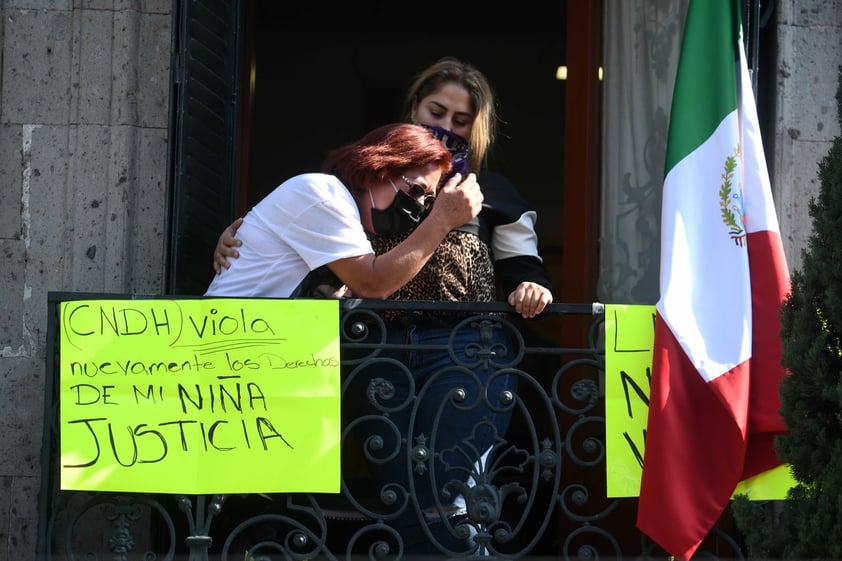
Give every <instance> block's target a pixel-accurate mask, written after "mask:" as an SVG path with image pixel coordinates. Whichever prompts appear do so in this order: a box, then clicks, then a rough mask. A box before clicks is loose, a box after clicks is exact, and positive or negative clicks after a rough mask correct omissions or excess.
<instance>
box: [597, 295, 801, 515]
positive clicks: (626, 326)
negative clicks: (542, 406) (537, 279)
mask: <svg viewBox="0 0 842 561" xmlns="http://www.w3.org/2000/svg"><path fill="white" fill-rule="evenodd" d="M654 322H655V306H646V305H626V304H607V305H606V306H605V440H606V442H605V446H606V456H607V474H606V479H607V489H606V492H607V496H608V497H637V496H639V495H640V477H641V473H642V469H643V456H644V450H645V439H646V421H647V418H648V415H649V390H650V380H651V376H652V350H653V346H654V340H655V323H654ZM794 484H795V481H794V480H793V479H792V475H791V474H790V472H789V469H788V466H786V465H782V466H779V467H777V468H775V469H772V470H769V471H767V472H764V473H761V474H759V475H757V476H755V477H752V478H750V479H746V480H745V481H742V482H740V484H739V485H738V486H737V489H736V490H735V491H734V494H735V495H737V494H745V495H748V497H749V498H750V499H753V500H777V499H784V498H786V493H787V490H788V489H789V488H790V487H792V486H793V485H794Z"/></svg>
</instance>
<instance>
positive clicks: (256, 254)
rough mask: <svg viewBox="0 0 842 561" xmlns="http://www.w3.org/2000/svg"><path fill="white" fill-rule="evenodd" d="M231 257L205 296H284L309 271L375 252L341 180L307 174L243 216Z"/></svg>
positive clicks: (294, 180)
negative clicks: (237, 244)
mask: <svg viewBox="0 0 842 561" xmlns="http://www.w3.org/2000/svg"><path fill="white" fill-rule="evenodd" d="M237 238H239V239H241V240H242V241H243V245H242V247H240V248H239V252H240V257H239V258H238V259H230V260H229V263H231V268H229V269H223V270H222V273H221V274H219V275H216V276H215V277H214V279H213V281H212V282H211V284H210V286H209V287H208V290H207V292H205V296H241V297H249V296H253V297H277V298H285V297H288V296H289V295H290V294H291V293H292V291H293V290H295V288H296V287H297V286H298V285H299V284H300V283H301V281H302V280H304V277H305V276H306V275H307V273H309V272H310V271H311V270H313V269H316V268H318V267H320V266H322V265H325V264H327V263H331V262H333V261H336V260H337V259H342V258H345V257H356V256H359V255H367V254H369V253H374V250H373V249H372V247H371V243H370V242H369V241H368V238H367V237H366V234H365V231H364V230H363V226H362V223H361V222H360V212H359V209H358V208H357V204H356V202H354V198H353V197H352V196H351V193H350V192H349V191H348V189H347V188H346V187H345V185H343V184H342V182H341V181H339V179H338V178H337V177H335V176H333V175H327V174H323V173H305V174H302V175H297V176H295V177H292V178H290V179H288V180H287V181H285V182H283V183H281V185H280V186H278V187H277V188H275V190H274V191H272V192H271V193H269V194H268V195H267V196H266V198H264V199H263V200H262V201H260V202H259V203H258V204H257V205H255V206H254V208H252V209H251V211H249V213H248V214H246V216H245V218H244V219H243V224H242V225H241V226H240V228H239V230H237Z"/></svg>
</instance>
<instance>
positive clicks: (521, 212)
mask: <svg viewBox="0 0 842 561" xmlns="http://www.w3.org/2000/svg"><path fill="white" fill-rule="evenodd" d="M479 184H480V188H481V189H482V193H483V197H484V202H483V209H482V212H480V215H479V218H480V237H482V238H483V239H484V240H486V243H488V244H489V246H490V247H491V250H492V255H493V257H494V274H495V276H496V277H497V281H498V282H499V284H500V286H501V288H502V289H503V291H504V292H505V294H506V296H508V295H509V294H510V293H511V292H512V291H513V290H514V289H515V288H516V287H517V285H519V284H520V283H521V282H524V281H531V282H535V283H537V284H540V285H541V286H544V287H546V288H548V289H549V290H550V291H551V292H552V284H551V282H550V277H549V274H548V273H547V270H546V267H545V266H544V263H543V260H542V259H541V257H540V255H539V254H538V235H537V234H536V233H535V229H534V219H535V218H534V217H535V216H536V214H537V213H536V211H535V208H534V207H533V206H532V205H531V204H530V203H529V202H528V201H527V200H526V199H525V198H524V197H523V196H522V195H521V194H520V192H519V191H518V190H517V188H516V187H515V186H514V184H513V183H512V182H511V181H509V180H508V179H507V178H506V177H504V176H503V175H501V174H499V173H496V172H492V171H484V172H482V173H481V174H480V177H479Z"/></svg>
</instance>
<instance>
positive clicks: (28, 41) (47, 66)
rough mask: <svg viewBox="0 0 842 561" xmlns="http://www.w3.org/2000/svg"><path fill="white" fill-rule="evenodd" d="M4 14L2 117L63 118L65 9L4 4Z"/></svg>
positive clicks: (68, 27) (67, 75)
mask: <svg viewBox="0 0 842 561" xmlns="http://www.w3.org/2000/svg"><path fill="white" fill-rule="evenodd" d="M3 16H4V18H5V21H4V23H3V85H2V87H3V90H2V100H3V113H2V114H3V121H4V122H7V123H50V124H55V123H65V122H67V120H68V116H69V106H70V103H69V100H70V88H71V72H70V62H71V49H70V46H71V35H72V27H73V25H72V19H71V16H70V12H66V11H37V10H11V9H8V8H6V10H5V11H4V13H3Z"/></svg>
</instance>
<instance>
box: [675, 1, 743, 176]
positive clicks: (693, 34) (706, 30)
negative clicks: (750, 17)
mask: <svg viewBox="0 0 842 561" xmlns="http://www.w3.org/2000/svg"><path fill="white" fill-rule="evenodd" d="M735 12H736V13H735ZM739 19H740V7H739V0H702V1H698V0H695V1H691V2H690V7H689V8H688V13H687V19H686V21H687V22H689V25H686V26H685V29H684V42H683V44H682V48H681V58H680V59H679V62H678V73H677V74H676V78H675V89H674V90H673V98H672V109H671V111H670V125H669V137H668V138H669V140H668V143H667V157H666V163H665V171H666V174H668V173H669V171H670V170H671V169H672V168H673V167H674V166H675V165H676V164H677V163H678V162H679V161H681V160H682V159H683V158H684V157H685V156H687V155H688V154H690V152H692V151H693V150H695V149H696V148H697V147H699V146H701V145H702V143H704V142H705V140H707V139H708V138H709V137H710V136H711V135H712V134H713V131H714V130H715V129H716V127H717V126H719V123H721V122H722V119H724V118H725V116H726V115H728V114H729V113H731V112H732V111H734V110H735V109H736V108H737V86H736V84H737V70H736V63H737V57H738V56H739V53H737V52H736V49H737V37H738V35H737V29H738V27H737V26H739ZM723 21H732V22H733V26H728V25H722V22H723Z"/></svg>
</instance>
